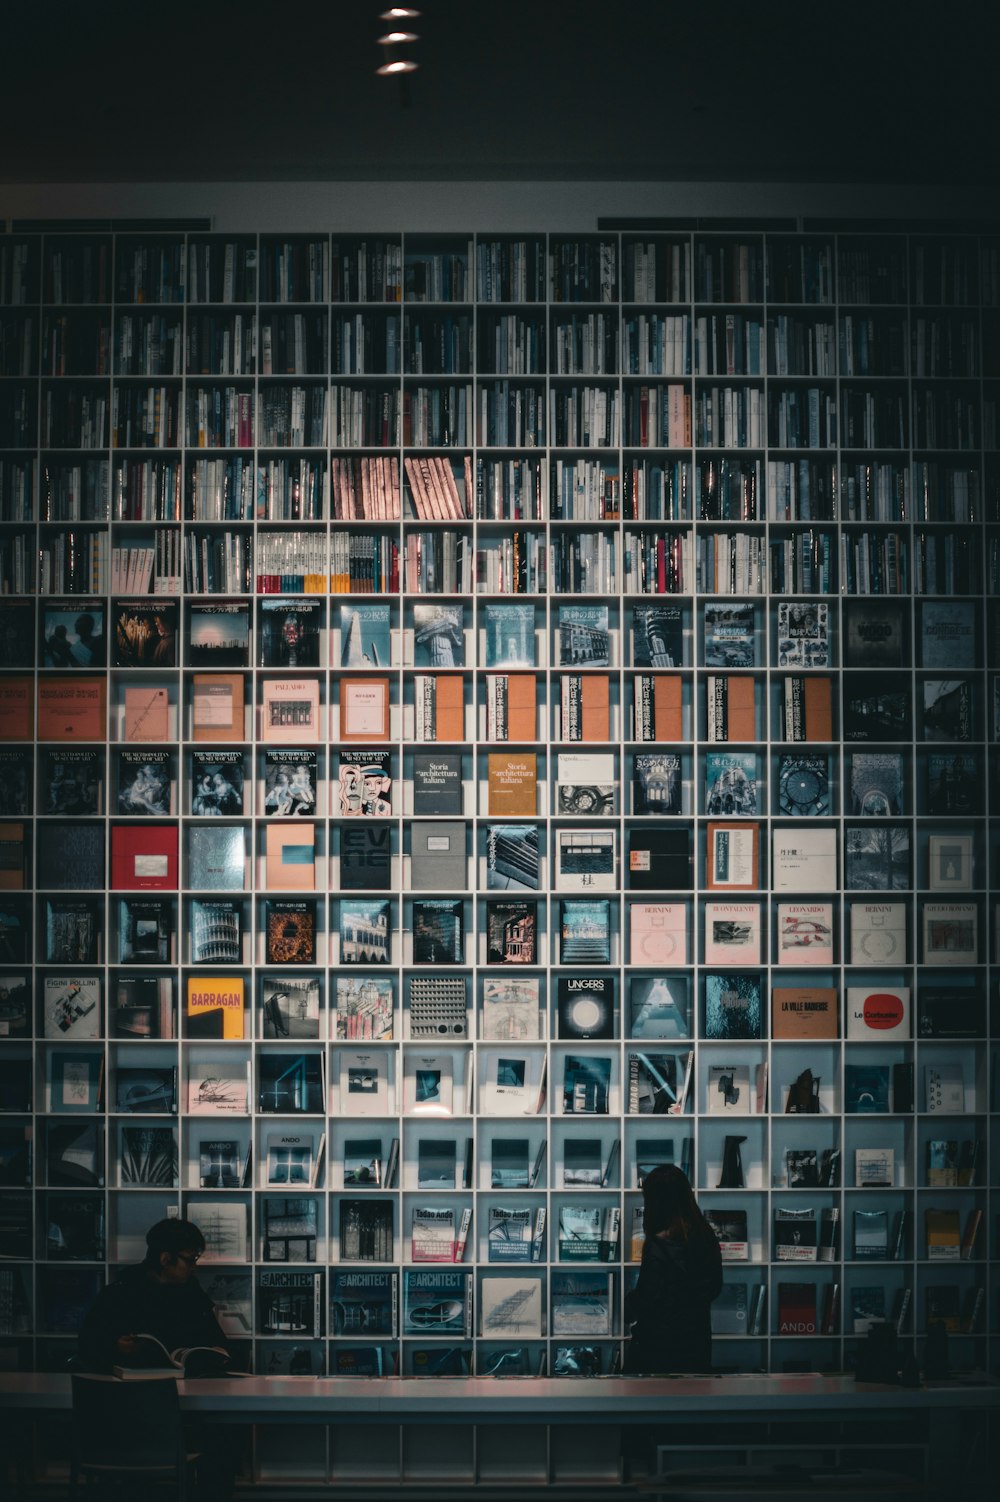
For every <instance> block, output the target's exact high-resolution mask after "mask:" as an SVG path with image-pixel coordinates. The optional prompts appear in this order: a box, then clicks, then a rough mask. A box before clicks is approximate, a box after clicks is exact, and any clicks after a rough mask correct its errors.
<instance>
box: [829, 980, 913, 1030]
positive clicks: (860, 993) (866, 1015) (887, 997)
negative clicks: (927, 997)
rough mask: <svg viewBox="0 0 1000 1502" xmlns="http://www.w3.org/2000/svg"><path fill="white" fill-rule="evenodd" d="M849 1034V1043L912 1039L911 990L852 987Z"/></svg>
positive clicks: (887, 987)
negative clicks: (864, 1040)
mask: <svg viewBox="0 0 1000 1502" xmlns="http://www.w3.org/2000/svg"><path fill="white" fill-rule="evenodd" d="M845 1011H846V1026H845V1033H846V1036H847V1037H848V1038H849V1039H862V1038H864V1039H867V1040H868V1041H869V1042H871V1043H874V1042H882V1041H883V1040H887V1039H889V1038H909V1036H910V989H909V987H908V986H891V987H890V986H885V987H880V988H879V989H877V990H874V989H873V990H869V988H868V987H867V986H848V987H847V997H846V1006H845Z"/></svg>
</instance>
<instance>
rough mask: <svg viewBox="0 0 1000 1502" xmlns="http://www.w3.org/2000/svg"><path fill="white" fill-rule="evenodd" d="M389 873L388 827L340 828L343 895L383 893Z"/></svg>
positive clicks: (389, 876) (390, 858)
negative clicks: (351, 893)
mask: <svg viewBox="0 0 1000 1502" xmlns="http://www.w3.org/2000/svg"><path fill="white" fill-rule="evenodd" d="M391 870H392V841H391V834H390V828H389V825H388V823H383V824H377V823H375V822H374V821H373V822H371V823H369V822H367V821H364V820H363V821H361V822H360V823H358V824H342V825H341V826H340V886H341V890H342V891H345V892H387V891H388V890H389V886H390V881H391Z"/></svg>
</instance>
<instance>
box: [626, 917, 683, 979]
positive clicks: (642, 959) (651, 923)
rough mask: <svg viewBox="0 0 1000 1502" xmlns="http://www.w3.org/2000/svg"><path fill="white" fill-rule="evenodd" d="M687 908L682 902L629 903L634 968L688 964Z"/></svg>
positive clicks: (631, 952) (630, 947)
mask: <svg viewBox="0 0 1000 1502" xmlns="http://www.w3.org/2000/svg"><path fill="white" fill-rule="evenodd" d="M687 948H688V942H687V906H686V904H685V903H683V902H632V903H630V904H629V959H630V963H631V964H633V965H686V964H687Z"/></svg>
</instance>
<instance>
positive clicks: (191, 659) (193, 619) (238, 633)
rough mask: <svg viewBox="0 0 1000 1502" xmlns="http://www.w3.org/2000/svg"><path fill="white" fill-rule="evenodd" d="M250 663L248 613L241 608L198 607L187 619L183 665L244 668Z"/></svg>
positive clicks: (197, 605) (243, 606)
mask: <svg viewBox="0 0 1000 1502" xmlns="http://www.w3.org/2000/svg"><path fill="white" fill-rule="evenodd" d="M249 662H250V611H249V607H248V606H247V605H245V604H242V603H239V604H228V603H226V604H223V603H219V604H215V603H212V604H208V603H204V604H202V603H198V604H195V605H192V606H191V610H190V614H189V616H188V640H187V665H188V667H193V668H245V667H248V666H249Z"/></svg>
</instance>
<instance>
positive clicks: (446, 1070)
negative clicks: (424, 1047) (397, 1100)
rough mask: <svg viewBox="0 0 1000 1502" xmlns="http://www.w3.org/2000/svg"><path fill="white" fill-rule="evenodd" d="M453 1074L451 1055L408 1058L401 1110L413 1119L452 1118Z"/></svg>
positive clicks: (420, 1054)
mask: <svg viewBox="0 0 1000 1502" xmlns="http://www.w3.org/2000/svg"><path fill="white" fill-rule="evenodd" d="M454 1075H455V1059H454V1057H453V1056H452V1055H451V1054H450V1053H416V1054H410V1055H408V1057H407V1058H406V1060H405V1069H404V1074H403V1109H404V1111H405V1112H406V1113H407V1114H408V1115H409V1114H412V1115H414V1116H451V1115H452V1112H453V1107H454V1094H453V1092H454ZM424 1187H426V1186H424ZM451 1187H454V1180H453V1181H452V1186H451Z"/></svg>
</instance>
